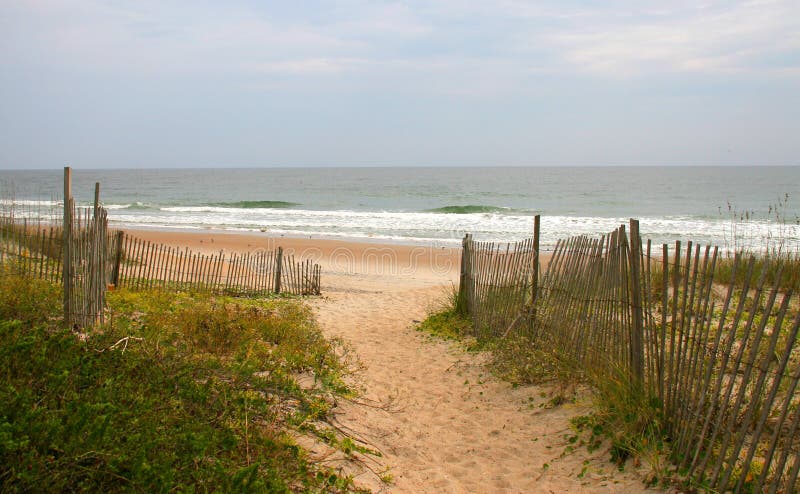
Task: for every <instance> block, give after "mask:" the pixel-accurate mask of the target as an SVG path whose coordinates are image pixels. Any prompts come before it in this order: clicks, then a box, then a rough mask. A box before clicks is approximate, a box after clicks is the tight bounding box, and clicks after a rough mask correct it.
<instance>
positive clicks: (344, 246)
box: [124, 229, 461, 290]
mask: <svg viewBox="0 0 800 494" xmlns="http://www.w3.org/2000/svg"><path fill="white" fill-rule="evenodd" d="M124 231H125V232H126V233H127V234H129V235H131V236H133V237H137V238H139V239H141V240H143V241H146V242H152V243H159V244H164V245H168V246H171V247H177V248H180V249H184V248H188V249H190V250H192V251H195V252H200V253H204V254H216V253H220V252H223V253H229V252H237V253H245V252H259V251H271V250H275V249H277V248H278V247H282V248H283V252H284V255H289V256H295V257H299V258H301V259H311V260H312V261H313V262H315V263H317V264H319V265H320V266H321V268H322V274H323V279H322V281H323V285H324V286H325V288H326V289H331V288H341V289H346V290H355V289H357V287H358V286H361V285H363V284H364V283H367V284H368V285H371V288H375V287H378V286H383V287H384V288H390V283H389V280H390V279H391V280H399V281H403V283H400V284H401V285H405V284H407V283H412V284H418V285H421V286H432V285H447V284H451V283H458V277H459V271H460V262H461V249H460V248H451V247H425V246H410V245H401V244H388V243H377V242H359V241H356V240H330V239H314V238H310V239H309V238H290V237H271V236H268V235H266V234H260V235H259V234H249V233H245V232H230V231H220V230H205V231H201V232H197V231H191V232H186V231H167V230H139V229H126V230H124Z"/></svg>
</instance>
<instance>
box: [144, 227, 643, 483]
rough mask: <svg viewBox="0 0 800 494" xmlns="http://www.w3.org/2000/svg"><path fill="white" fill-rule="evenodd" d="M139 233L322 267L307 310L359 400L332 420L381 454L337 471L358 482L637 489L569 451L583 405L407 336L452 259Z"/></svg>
mask: <svg viewBox="0 0 800 494" xmlns="http://www.w3.org/2000/svg"><path fill="white" fill-rule="evenodd" d="M136 234H137V235H139V236H141V237H145V238H147V239H148V240H157V241H162V242H165V243H169V244H172V245H179V246H189V247H192V248H196V249H203V250H207V251H214V250H216V251H218V250H220V249H225V250H226V251H230V250H236V251H245V250H248V249H256V248H262V247H267V248H273V247H275V246H276V245H281V246H283V247H284V249H293V250H295V252H296V253H297V254H302V253H305V254H306V255H310V256H311V257H313V258H315V260H317V261H318V262H320V263H321V264H322V266H323V278H322V282H323V286H322V290H323V297H321V298H316V299H311V300H310V302H309V303H310V304H311V305H312V306H313V307H314V310H315V311H316V313H317V316H318V320H319V322H320V325H321V327H322V329H323V330H324V332H325V333H326V334H327V335H329V336H335V337H340V338H342V339H344V340H345V341H346V342H347V343H348V344H349V345H350V346H351V347H352V349H353V350H354V351H355V354H356V356H357V358H358V359H359V361H360V363H361V365H362V368H361V370H359V371H358V372H357V374H356V376H355V378H356V379H357V382H358V386H359V387H360V388H361V389H362V394H361V396H359V397H358V398H356V399H355V400H353V401H340V402H339V403H338V404H337V407H336V409H335V412H336V413H335V418H334V422H335V424H336V425H337V426H338V427H340V428H341V429H342V430H345V431H347V432H349V433H350V434H352V435H353V437H355V438H357V439H360V440H361V441H362V442H363V443H364V444H367V445H368V446H369V447H370V448H372V449H375V450H378V451H380V452H381V455H382V456H381V457H372V456H370V457H364V456H361V457H360V458H361V460H362V463H356V464H353V463H351V464H347V465H344V466H343V468H344V469H345V470H346V471H347V472H348V473H350V474H353V475H354V476H355V477H356V481H357V482H358V483H359V484H360V485H362V486H365V487H368V488H371V489H372V490H374V491H384V492H397V493H401V492H407V493H417V492H431V493H434V492H435V493H443V492H452V493H462V492H487V493H488V492H491V493H494V492H508V493H518V492H519V493H523V492H525V493H527V492H543V493H561V492H631V493H633V492H645V489H644V487H643V484H642V481H641V475H637V473H636V472H632V471H631V470H632V469H633V467H632V465H630V464H629V465H628V466H627V469H626V471H625V472H619V471H618V470H617V468H616V467H615V466H614V465H613V464H611V463H610V462H608V461H606V460H607V458H608V454H607V452H606V451H605V450H602V449H601V450H600V451H596V452H594V453H592V454H590V453H589V452H588V451H587V450H586V449H585V448H583V447H580V448H576V449H575V450H574V451H571V448H570V442H569V440H568V438H569V437H570V436H572V435H574V432H573V431H572V429H571V428H570V419H571V418H572V417H575V416H577V415H582V414H586V413H588V411H589V409H588V408H587V406H586V405H578V404H572V403H570V404H564V405H560V406H556V407H551V406H549V405H548V402H549V400H550V395H549V393H548V391H549V390H548V389H547V388H542V387H536V386H527V387H518V388H513V387H512V386H510V385H509V384H507V383H505V382H502V381H500V380H498V379H497V378H495V377H494V376H492V375H491V374H490V373H488V372H487V370H486V368H485V366H484V359H485V356H483V355H480V354H470V353H467V352H466V351H465V350H464V349H463V348H462V346H460V345H459V344H458V343H454V342H447V341H441V340H438V339H433V338H431V337H429V336H426V335H424V334H421V333H419V332H418V331H416V330H415V329H414V325H415V322H416V321H420V320H422V319H424V318H425V316H426V314H427V312H428V311H429V310H430V309H431V308H432V307H434V306H436V304H438V303H441V301H442V300H443V299H444V298H445V296H446V293H447V290H448V289H450V287H451V286H453V285H454V284H455V283H457V277H458V252H457V251H455V250H451V249H424V248H415V247H408V246H391V245H389V246H387V245H377V244H367V243H348V242H340V241H330V240H306V239H302V240H298V239H283V238H281V239H278V240H275V239H268V238H267V237H265V236H260V235H231V234H220V233H217V232H213V233H211V232H203V233H172V232H169V233H167V232H155V231H147V232H136ZM212 239H213V242H212ZM381 476H383V477H384V478H388V477H389V476H391V479H392V480H391V482H389V483H384V482H382V481H381V480H380V477H381Z"/></svg>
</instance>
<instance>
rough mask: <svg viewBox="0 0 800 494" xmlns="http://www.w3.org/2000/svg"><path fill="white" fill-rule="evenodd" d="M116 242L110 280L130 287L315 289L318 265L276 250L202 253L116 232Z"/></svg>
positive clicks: (259, 291)
mask: <svg viewBox="0 0 800 494" xmlns="http://www.w3.org/2000/svg"><path fill="white" fill-rule="evenodd" d="M115 242H116V243H117V244H118V245H119V246H120V248H119V250H118V252H119V253H120V257H119V259H117V260H116V263H115V268H114V271H113V273H114V274H113V276H112V280H113V283H114V284H115V285H116V286H119V287H126V288H131V289H140V288H154V287H157V288H162V289H170V288H172V289H187V288H190V287H191V288H192V289H195V290H204V291H210V292H215V293H223V294H233V295H247V296H256V295H264V294H268V293H289V294H292V295H319V293H320V281H321V273H322V269H321V267H320V266H319V265H318V264H316V263H314V262H312V261H311V260H310V259H306V260H296V259H295V257H294V256H293V255H290V254H286V253H284V250H283V248H282V247H278V249H277V250H274V251H267V250H255V251H252V252H246V253H235V252H234V253H230V254H226V253H224V252H219V253H201V252H193V251H191V250H189V249H188V248H184V249H180V248H177V247H171V246H167V245H163V244H158V243H152V242H148V241H144V240H141V239H139V238H136V237H134V236H131V235H129V234H126V233H123V232H118V233H117V237H116V239H115Z"/></svg>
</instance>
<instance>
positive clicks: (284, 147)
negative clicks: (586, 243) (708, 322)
mask: <svg viewBox="0 0 800 494" xmlns="http://www.w3.org/2000/svg"><path fill="white" fill-rule="evenodd" d="M66 164H69V165H72V166H74V167H76V168H90V167H95V168H96V167H104V168H113V167H139V166H142V167H194V166H198V167H199V166H262V165H263V166H283V165H618V164H755V165H758V164H786V165H800V1H798V0H775V1H769V0H768V1H755V2H730V1H725V2H714V1H703V0H690V1H683V0H680V1H672V0H670V1H667V2H650V1H648V2H632V1H624V0H623V1H613V0H612V1H602V2H601V1H583V2H582V1H570V0H567V1H564V0H552V1H546V2H532V1H531V2H525V1H514V0H494V1H486V0H476V1H470V0H443V1H438V2H418V1H413V0H412V1H405V2H389V1H385V2H363V1H348V0H337V1H335V2H334V1H331V2H311V1H291V2H266V1H264V2H257V1H226V2H211V1H204V0H199V1H186V2H181V1H166V0H158V1H150V0H137V1H130V2H129V1H125V0H115V1H106V2H104V1H75V0H70V1H68V0H63V1H62V0H38V1H19V0H1V1H0V168H5V169H8V168H34V167H37V168H41V167H44V168H58V167H61V166H64V165H66Z"/></svg>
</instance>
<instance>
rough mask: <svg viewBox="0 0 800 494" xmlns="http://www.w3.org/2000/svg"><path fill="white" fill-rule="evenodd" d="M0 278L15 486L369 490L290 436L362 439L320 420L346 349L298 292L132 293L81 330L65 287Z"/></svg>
mask: <svg viewBox="0 0 800 494" xmlns="http://www.w3.org/2000/svg"><path fill="white" fill-rule="evenodd" d="M0 276H2V284H1V285H0V342H2V343H1V344H0V369H2V372H0V383H1V384H0V486H2V491H4V492H31V491H33V492H42V491H52V492H64V491H90V492H117V491H140V492H167V491H172V490H179V491H192V492H212V491H213V492H298V491H299V492H350V491H355V490H356V489H355V487H354V486H353V482H352V479H350V478H348V477H346V476H343V475H341V474H339V473H337V472H335V471H333V470H330V469H327V468H324V467H321V466H319V465H315V464H314V462H313V461H312V460H311V459H310V458H309V456H308V454H307V453H306V452H305V451H304V450H303V449H302V448H300V447H299V446H298V445H297V444H296V443H295V441H294V440H293V437H294V436H296V435H297V434H311V433H316V434H317V436H318V437H320V438H321V439H322V440H326V442H328V443H331V444H339V445H345V446H347V445H351V444H353V441H352V440H349V439H348V438H342V437H338V436H337V433H334V432H333V431H331V430H326V429H325V428H324V425H323V424H324V423H325V418H326V415H327V414H328V413H329V412H330V410H331V408H332V406H333V398H334V397H336V396H341V395H344V394H348V393H349V392H350V391H349V390H348V388H347V387H346V386H345V384H344V383H343V380H342V378H343V375H344V374H345V373H346V372H347V365H346V362H345V361H344V360H343V356H344V355H345V354H346V352H345V350H343V348H342V346H341V344H339V343H338V342H336V341H331V340H327V339H325V338H324V337H323V336H322V334H321V332H320V331H319V329H318V328H317V326H316V324H315V322H314V320H313V318H312V315H311V313H310V310H309V309H308V308H307V307H305V306H304V305H302V304H301V303H299V302H298V301H295V300H285V299H275V300H237V299H231V298H224V297H212V296H209V295H202V294H188V293H183V294H174V293H165V292H158V291H143V292H136V293H134V292H128V291H125V290H121V291H117V292H111V293H109V295H108V304H109V309H108V314H107V319H106V320H107V323H106V324H105V325H103V326H100V327H97V328H94V329H92V330H90V331H88V332H86V333H76V332H74V331H70V330H65V329H63V328H62V327H61V325H62V320H61V316H60V289H59V288H58V287H57V286H54V285H51V284H49V283H46V282H42V281H38V280H31V279H29V278H25V277H20V276H15V275H13V274H10V273H8V272H3V273H2V274H0ZM298 375H303V376H306V377H309V378H312V380H313V384H311V385H309V384H304V385H303V386H301V385H300V384H299V382H300V381H299V380H298V379H297V376H298ZM341 449H344V448H341ZM350 450H352V448H350ZM349 452H350V451H345V453H349Z"/></svg>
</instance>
